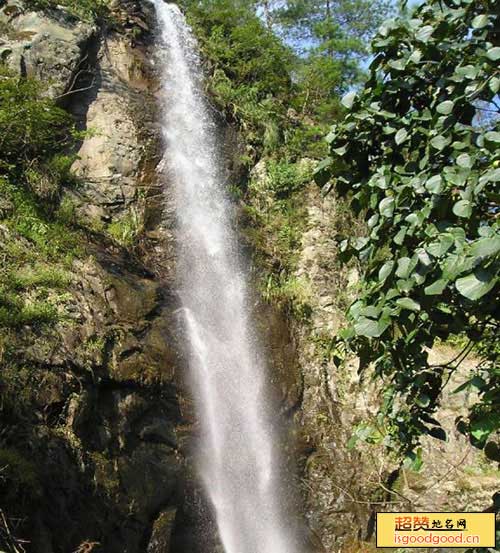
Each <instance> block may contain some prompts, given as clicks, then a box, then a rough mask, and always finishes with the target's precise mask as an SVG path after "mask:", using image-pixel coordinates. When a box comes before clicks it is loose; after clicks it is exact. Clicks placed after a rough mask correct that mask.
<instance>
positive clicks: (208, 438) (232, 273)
mask: <svg viewBox="0 0 500 553" xmlns="http://www.w3.org/2000/svg"><path fill="white" fill-rule="evenodd" d="M152 2H153V3H154V5H155V9H156V13H157V18H158V21H159V27H160V31H161V40H162V47H163V48H165V59H164V60H163V62H162V63H163V64H164V66H163V67H162V70H163V75H162V76H163V86H162V96H161V98H162V103H163V107H164V112H165V113H164V125H163V132H164V138H165V142H166V155H165V162H166V164H167V167H168V169H169V171H170V172H171V175H172V182H173V186H174V191H175V203H176V214H177V220H178V231H177V232H178V235H177V238H178V243H179V250H178V253H179V256H178V258H179V263H178V265H179V269H178V270H179V275H178V276H179V287H180V296H181V301H182V306H183V313H184V315H185V326H186V333H187V340H188V342H189V363H190V373H191V379H192V385H193V393H194V395H195V400H196V402H197V408H198V415H199V420H200V425H201V444H200V451H199V454H198V456H199V470H200V474H201V477H202V480H203V483H204V486H205V489H206V492H207V494H208V496H209V498H210V500H211V502H212V504H213V506H214V510H215V515H216V519H217V525H218V529H219V534H220V538H221V541H222V544H223V546H224V549H225V551H226V553H294V551H295V547H294V546H293V545H292V542H293V539H292V538H291V537H290V535H291V534H292V533H293V532H292V531H291V530H290V529H289V528H288V527H289V526H290V527H291V526H292V525H291V524H287V521H286V517H285V515H284V510H283V507H282V500H281V493H280V492H281V485H280V478H279V466H278V464H279V463H277V458H278V455H277V451H276V449H277V448H276V442H277V439H276V436H274V435H273V430H272V424H271V417H270V413H269V404H270V401H269V399H268V396H267V394H266V389H265V388H266V378H265V363H264V362H263V360H262V358H261V351H260V348H259V344H258V340H257V339H256V337H255V333H254V331H253V329H252V325H251V323H250V320H249V317H250V311H251V310H250V308H249V305H248V304H249V297H248V296H249V295H248V291H247V284H246V275H245V270H244V264H243V263H242V262H241V259H240V256H239V253H238V246H237V240H236V235H235V232H234V230H233V228H232V224H233V213H232V207H231V204H230V202H229V201H228V199H227V197H226V192H225V190H224V183H223V178H222V171H221V163H220V161H219V155H218V148H217V139H216V136H217V129H216V126H215V124H214V122H213V120H212V118H211V116H210V112H209V109H208V106H207V104H206V100H205V98H204V94H203V78H202V74H201V72H200V69H199V67H200V59H199V57H198V54H197V44H196V41H195V39H194V38H193V36H192V33H191V31H190V29H189V27H188V25H187V24H186V21H185V19H184V16H183V15H182V13H181V12H180V10H179V9H178V8H177V7H176V6H174V5H172V4H166V3H164V2H163V0H152Z"/></svg>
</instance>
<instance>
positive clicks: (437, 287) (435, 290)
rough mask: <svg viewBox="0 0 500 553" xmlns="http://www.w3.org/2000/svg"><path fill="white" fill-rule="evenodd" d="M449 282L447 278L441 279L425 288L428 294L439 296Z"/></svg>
mask: <svg viewBox="0 0 500 553" xmlns="http://www.w3.org/2000/svg"><path fill="white" fill-rule="evenodd" d="M447 284H448V281H447V280H444V279H439V280H436V282H433V283H432V284H430V285H429V286H426V287H425V288H424V292H425V295H426V296H439V295H440V294H442V293H443V290H444V289H445V288H446V286H447Z"/></svg>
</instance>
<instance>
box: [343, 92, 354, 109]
mask: <svg viewBox="0 0 500 553" xmlns="http://www.w3.org/2000/svg"><path fill="white" fill-rule="evenodd" d="M355 99H356V92H348V93H347V94H346V95H345V96H344V97H343V98H342V105H343V106H344V107H346V108H347V109H351V108H352V105H353V104H354V100H355Z"/></svg>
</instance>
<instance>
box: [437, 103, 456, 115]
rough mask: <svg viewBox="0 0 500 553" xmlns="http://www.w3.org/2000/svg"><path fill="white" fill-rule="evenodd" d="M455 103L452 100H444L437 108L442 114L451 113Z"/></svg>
mask: <svg viewBox="0 0 500 553" xmlns="http://www.w3.org/2000/svg"><path fill="white" fill-rule="evenodd" d="M454 105H455V103H454V102H453V101H451V100H445V101H444V102H441V103H440V104H438V106H437V108H436V110H437V112H438V113H441V114H442V115H449V114H450V113H451V112H452V111H453V106H454Z"/></svg>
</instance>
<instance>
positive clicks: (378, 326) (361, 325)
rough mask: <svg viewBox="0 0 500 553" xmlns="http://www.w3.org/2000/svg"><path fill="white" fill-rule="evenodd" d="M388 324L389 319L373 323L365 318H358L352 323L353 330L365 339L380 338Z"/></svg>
mask: <svg viewBox="0 0 500 553" xmlns="http://www.w3.org/2000/svg"><path fill="white" fill-rule="evenodd" d="M389 324H390V319H388V320H379V321H375V320H373V319H368V318H366V317H360V318H359V319H358V320H357V322H355V323H354V330H355V331H356V334H357V335H358V336H366V337H367V338H378V337H380V336H381V335H382V334H383V333H384V331H385V330H386V329H387V327H388V326H389Z"/></svg>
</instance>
